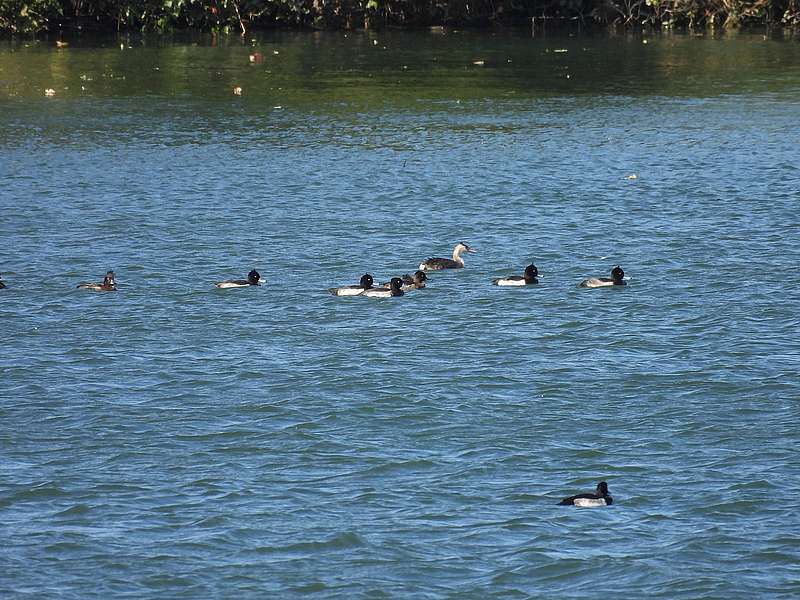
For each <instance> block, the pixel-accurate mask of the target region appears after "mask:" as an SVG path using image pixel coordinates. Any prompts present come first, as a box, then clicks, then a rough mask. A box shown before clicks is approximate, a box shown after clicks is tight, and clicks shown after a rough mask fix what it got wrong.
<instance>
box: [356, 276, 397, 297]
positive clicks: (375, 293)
mask: <svg viewBox="0 0 800 600" xmlns="http://www.w3.org/2000/svg"><path fill="white" fill-rule="evenodd" d="M402 288H403V280H402V279H400V278H399V277H392V280H391V281H390V282H389V287H388V288H385V287H380V288H372V289H370V290H366V291H365V292H364V295H365V296H366V297H367V298H396V297H397V296H402V295H403V289H402Z"/></svg>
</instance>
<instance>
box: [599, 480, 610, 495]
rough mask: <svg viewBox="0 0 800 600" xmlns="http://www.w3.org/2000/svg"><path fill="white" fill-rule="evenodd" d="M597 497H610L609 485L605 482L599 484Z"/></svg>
mask: <svg viewBox="0 0 800 600" xmlns="http://www.w3.org/2000/svg"><path fill="white" fill-rule="evenodd" d="M597 495H598V496H608V484H607V483H606V482H605V481H601V482H600V483H598V484H597Z"/></svg>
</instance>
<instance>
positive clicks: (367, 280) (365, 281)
mask: <svg viewBox="0 0 800 600" xmlns="http://www.w3.org/2000/svg"><path fill="white" fill-rule="evenodd" d="M373 283H375V282H374V280H373V279H372V275H370V274H369V273H364V274H363V275H362V276H361V279H360V280H359V285H360V286H361V287H362V288H364V289H365V290H368V289H370V288H371V287H372V284H373Z"/></svg>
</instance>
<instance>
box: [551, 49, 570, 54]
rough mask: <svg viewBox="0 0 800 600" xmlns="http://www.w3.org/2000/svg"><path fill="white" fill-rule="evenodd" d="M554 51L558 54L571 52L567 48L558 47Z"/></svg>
mask: <svg viewBox="0 0 800 600" xmlns="http://www.w3.org/2000/svg"><path fill="white" fill-rule="evenodd" d="M553 52H555V53H556V54H562V53H564V52H569V50H567V49H566V48H556V49H555V50H553Z"/></svg>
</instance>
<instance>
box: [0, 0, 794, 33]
mask: <svg viewBox="0 0 800 600" xmlns="http://www.w3.org/2000/svg"><path fill="white" fill-rule="evenodd" d="M753 25H754V26H757V27H765V26H766V27H790V28H796V27H797V26H798V25H800V4H798V2H797V0H727V1H726V2H712V1H708V0H692V1H689V0H580V1H572V2H562V1H553V2H516V1H512V0H492V1H490V2H489V1H478V2H463V1H461V0H444V1H442V0H357V1H355V2H353V1H351V0H328V1H326V2H319V1H318V0H296V1H295V2H282V1H279V0H277V1H276V0H247V1H243V0H215V1H213V2H199V1H197V0H126V1H123V2H106V1H105V0H80V1H75V0H25V1H24V2H21V1H20V0H0V32H2V31H6V32H13V33H23V34H31V33H36V32H41V31H50V32H53V33H60V32H73V33H74V32H80V31H93V32H95V33H97V32H103V33H106V34H109V33H115V32H116V33H119V32H137V31H159V32H162V33H163V32H168V31H179V30H186V29H192V28H194V29H198V30H202V31H212V32H216V33H224V34H228V33H233V34H240V35H242V36H244V35H248V34H249V33H252V32H254V31H258V30H263V29H275V28H284V29H285V28H291V29H307V30H308V29H317V30H329V31H331V30H339V31H353V30H360V29H373V30H387V29H406V30H416V29H420V28H425V27H448V28H453V27H456V28H463V27H472V28H476V27H477V28H484V29H491V28H498V27H501V28H504V27H505V28H507V27H524V28H528V29H533V30H539V32H540V33H542V32H543V31H545V30H547V29H553V28H562V29H563V28H565V27H572V28H578V29H583V30H586V29H592V28H595V29H606V28H611V29H629V30H636V29H639V28H646V29H656V30H659V29H674V28H676V27H700V28H708V29H710V30H715V29H717V30H719V29H728V30H735V29H737V28H739V27H742V26H753Z"/></svg>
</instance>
